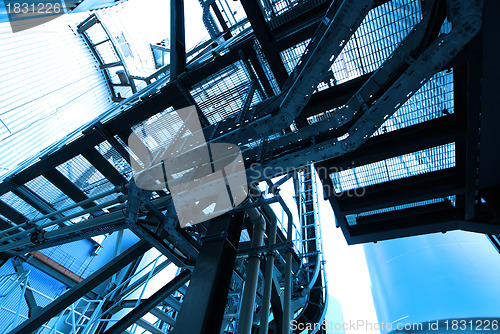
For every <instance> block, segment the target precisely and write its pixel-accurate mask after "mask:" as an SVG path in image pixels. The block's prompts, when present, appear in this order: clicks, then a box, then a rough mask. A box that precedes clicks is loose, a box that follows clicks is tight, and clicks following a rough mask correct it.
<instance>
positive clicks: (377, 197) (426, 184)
mask: <svg viewBox="0 0 500 334" xmlns="http://www.w3.org/2000/svg"><path fill="white" fill-rule="evenodd" d="M463 186H464V185H463V181H461V180H460V178H458V173H457V170H456V168H455V167H452V168H447V169H443V170H439V171H436V172H429V173H425V174H420V175H416V176H410V177H406V178H403V179H399V180H395V181H389V182H384V183H379V184H376V185H373V186H367V187H365V188H364V189H363V193H362V196H361V195H360V196H361V198H359V197H358V196H354V195H353V194H352V193H349V192H344V193H342V194H337V195H335V194H334V196H337V198H338V202H339V205H340V209H341V210H342V212H343V213H344V214H345V215H348V214H354V213H361V212H365V211H371V210H377V209H383V208H388V207H391V206H395V205H401V204H407V203H414V202H418V201H423V200H427V199H434V198H441V197H446V196H451V195H456V194H462V193H463V192H464V189H463ZM330 191H334V190H333V189H331V190H330ZM360 199H361V200H360Z"/></svg>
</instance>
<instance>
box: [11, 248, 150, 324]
mask: <svg viewBox="0 0 500 334" xmlns="http://www.w3.org/2000/svg"><path fill="white" fill-rule="evenodd" d="M150 248H151V246H149V245H148V244H147V243H146V242H144V241H140V242H138V243H137V244H135V245H134V246H132V247H130V248H129V249H127V250H126V251H125V252H123V253H121V254H120V255H119V256H118V257H116V258H114V259H113V260H111V261H110V262H109V263H108V264H107V265H105V266H103V267H102V268H100V269H99V270H97V271H96V272H95V273H93V274H92V275H90V276H89V277H87V278H86V279H85V280H83V281H82V282H80V283H78V284H77V285H75V286H74V287H72V288H71V289H69V290H68V291H67V292H66V293H64V294H63V295H62V296H60V297H59V298H57V299H56V300H54V301H53V302H51V303H50V304H49V305H47V306H45V307H44V308H43V309H42V310H41V311H40V312H39V313H37V316H36V317H35V318H30V319H28V320H26V321H25V322H23V323H22V324H20V325H19V326H17V327H16V328H14V329H13V330H12V331H11V332H10V333H11V334H25V333H31V332H34V331H36V330H37V329H38V328H40V327H41V326H42V325H43V324H44V323H46V322H47V321H49V320H50V319H52V318H53V317H55V316H56V315H57V314H59V313H60V312H62V311H64V310H65V309H66V308H67V307H68V306H70V305H71V304H73V303H74V302H76V301H77V300H78V299H80V298H81V297H83V296H84V295H85V294H87V293H88V292H90V291H91V290H92V289H94V288H95V287H97V286H98V285H99V284H101V283H103V282H104V281H106V280H107V279H108V278H109V277H111V276H112V275H113V274H115V273H116V272H118V271H119V270H121V269H123V268H124V267H125V266H126V265H128V264H130V263H131V262H132V261H134V260H135V259H136V258H138V257H139V256H141V255H142V254H144V253H145V252H146V251H148V250H149V249H150Z"/></svg>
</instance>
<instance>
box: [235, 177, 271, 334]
mask: <svg viewBox="0 0 500 334" xmlns="http://www.w3.org/2000/svg"><path fill="white" fill-rule="evenodd" d="M249 188H250V189H249V190H250V196H251V197H253V198H257V197H260V196H262V195H261V193H260V190H258V188H257V187H256V186H254V185H253V184H251V185H250V187H249ZM246 212H247V214H248V217H249V218H250V221H251V222H252V223H253V233H252V244H251V245H252V248H256V247H260V246H262V241H263V240H264V231H265V229H266V222H265V221H264V217H263V216H262V214H261V213H260V212H259V210H257V209H256V208H250V209H248V210H247V211H246ZM259 267H260V256H259V255H258V254H252V255H250V256H249V258H248V266H247V272H246V279H245V287H244V289H243V297H242V299H241V309H240V318H239V321H238V331H237V334H250V333H251V331H252V323H253V314H254V305H255V296H256V293H257V282H258V279H259Z"/></svg>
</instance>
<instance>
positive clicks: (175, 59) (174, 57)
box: [170, 0, 186, 80]
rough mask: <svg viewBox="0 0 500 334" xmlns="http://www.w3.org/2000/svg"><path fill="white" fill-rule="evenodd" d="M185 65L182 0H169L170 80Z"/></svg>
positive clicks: (181, 70)
mask: <svg viewBox="0 0 500 334" xmlns="http://www.w3.org/2000/svg"><path fill="white" fill-rule="evenodd" d="M185 67H186V31H185V22H184V0H170V80H172V79H174V78H176V77H177V76H179V74H181V73H182V72H184V69H185Z"/></svg>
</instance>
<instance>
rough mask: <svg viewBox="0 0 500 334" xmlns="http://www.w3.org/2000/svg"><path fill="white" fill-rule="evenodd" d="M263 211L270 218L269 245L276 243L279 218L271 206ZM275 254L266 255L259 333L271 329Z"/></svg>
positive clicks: (267, 206) (263, 207) (263, 208)
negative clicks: (270, 312) (270, 314)
mask: <svg viewBox="0 0 500 334" xmlns="http://www.w3.org/2000/svg"><path fill="white" fill-rule="evenodd" d="M262 210H263V211H264V213H265V214H267V216H268V217H269V220H270V221H269V235H268V245H269V246H271V245H274V244H275V243H276V228H277V222H278V220H277V218H276V215H275V214H274V211H273V210H272V209H271V207H269V205H265V206H262ZM273 270H274V252H273V251H270V252H268V253H267V255H266V269H265V273H264V294H263V296H262V305H261V311H260V328H259V333H267V332H268V329H269V310H270V307H271V289H272V284H273Z"/></svg>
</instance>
